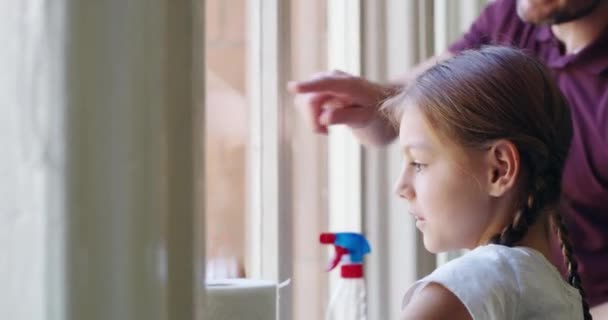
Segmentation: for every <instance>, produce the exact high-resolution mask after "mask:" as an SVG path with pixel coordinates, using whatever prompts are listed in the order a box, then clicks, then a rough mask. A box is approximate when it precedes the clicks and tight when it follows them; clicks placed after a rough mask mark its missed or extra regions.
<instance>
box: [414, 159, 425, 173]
mask: <svg viewBox="0 0 608 320" xmlns="http://www.w3.org/2000/svg"><path fill="white" fill-rule="evenodd" d="M410 166H412V167H413V168H414V171H416V172H420V171H422V168H424V167H425V166H426V165H425V164H422V163H420V162H415V161H413V162H410Z"/></svg>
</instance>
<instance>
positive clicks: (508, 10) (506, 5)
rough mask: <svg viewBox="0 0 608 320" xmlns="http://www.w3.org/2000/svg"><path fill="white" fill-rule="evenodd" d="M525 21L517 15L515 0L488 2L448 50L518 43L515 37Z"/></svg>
mask: <svg viewBox="0 0 608 320" xmlns="http://www.w3.org/2000/svg"><path fill="white" fill-rule="evenodd" d="M522 24H523V22H522V21H521V20H520V19H519V17H518V16H517V7H516V3H515V0H496V1H493V2H491V3H490V4H488V5H487V6H486V7H485V8H484V10H483V11H482V13H481V14H480V15H479V17H478V18H477V20H475V21H474V22H473V24H472V25H471V27H470V28H469V30H468V31H467V32H466V33H465V34H464V35H463V36H462V37H461V38H460V39H458V40H456V41H455V42H453V43H452V44H451V45H450V46H449V48H448V50H449V51H450V52H451V53H458V52H460V51H463V50H466V49H478V48H480V47H481V46H483V45H489V44H506V45H516V43H514V42H515V41H513V40H514V38H515V37H516V36H517V35H518V34H517V33H518V32H519V31H521V30H519V29H520V28H521V25H522Z"/></svg>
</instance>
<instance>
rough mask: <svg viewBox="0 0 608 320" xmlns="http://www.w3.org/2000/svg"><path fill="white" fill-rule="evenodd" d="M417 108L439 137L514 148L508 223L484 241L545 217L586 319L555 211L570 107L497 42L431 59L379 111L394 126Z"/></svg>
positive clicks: (542, 76) (531, 63)
mask: <svg viewBox="0 0 608 320" xmlns="http://www.w3.org/2000/svg"><path fill="white" fill-rule="evenodd" d="M405 105H413V106H416V107H417V108H419V109H420V110H421V111H422V113H423V114H424V116H425V118H426V119H427V120H428V122H429V123H430V124H431V126H432V127H433V128H434V129H436V130H437V131H438V132H439V133H440V134H442V135H443V136H445V137H450V138H451V139H453V140H454V141H455V142H456V143H458V144H460V145H462V146H464V147H466V148H477V149H482V148H486V147H487V146H488V145H489V144H491V143H492V142H493V141H496V140H498V139H506V140H508V141H511V142H512V143H513V144H514V145H515V146H516V148H517V150H518V152H519V154H520V159H521V168H522V174H521V175H520V176H519V178H518V179H524V180H523V181H520V182H521V183H519V184H518V185H519V186H520V187H519V190H518V192H519V193H518V196H519V201H518V203H517V207H516V208H515V209H516V213H515V214H514V217H513V221H512V222H511V223H510V224H509V225H507V226H506V227H505V228H504V229H503V230H502V232H500V233H499V234H496V235H495V236H494V237H492V239H491V240H490V242H491V243H494V244H501V245H505V246H514V245H516V244H518V243H519V242H520V241H521V240H522V238H523V237H524V235H525V234H526V232H527V231H528V228H529V226H531V225H532V224H534V223H535V222H536V221H537V220H539V218H540V217H542V216H543V215H550V217H551V220H552V224H553V227H554V229H555V232H556V233H557V235H558V237H559V240H560V242H561V249H562V254H563V256H564V263H565V265H566V266H567V269H568V282H569V283H570V284H571V285H572V286H574V287H575V288H577V289H578V290H579V292H580V294H581V297H582V301H583V312H584V318H585V319H586V320H587V319H591V315H590V313H589V306H588V304H587V301H586V298H585V292H584V290H583V287H582V284H581V279H580V276H579V274H578V270H577V262H576V259H575V257H574V254H573V251H572V245H571V243H570V240H569V238H568V230H567V228H566V225H565V224H564V222H563V219H562V216H561V214H560V212H559V211H558V202H559V199H560V195H561V178H562V172H563V168H564V164H565V161H566V158H567V155H568V150H569V147H570V140H571V138H572V124H571V119H570V110H569V107H568V105H567V103H566V100H565V98H564V97H563V95H562V94H561V92H560V90H559V88H558V87H557V85H556V84H555V82H554V81H553V80H552V77H551V74H550V72H549V71H548V70H547V69H546V68H545V67H544V66H543V65H542V64H541V63H540V62H538V61H537V60H536V59H534V58H532V57H530V56H528V55H527V54H525V53H524V52H522V51H520V50H518V49H514V48H509V47H500V46H489V47H484V48H482V49H480V50H470V51H464V52H462V53H460V54H458V55H456V56H455V57H453V58H451V59H448V60H445V61H443V62H440V63H438V64H437V65H435V66H433V67H432V68H430V69H428V70H427V71H425V72H424V73H422V74H421V75H420V76H418V77H417V79H416V80H415V81H414V82H413V83H411V84H410V85H409V86H408V87H407V88H405V89H404V90H403V92H401V93H399V94H398V95H397V96H395V97H393V98H391V99H389V100H387V101H385V103H384V104H383V105H382V107H381V110H382V111H384V112H385V114H386V115H388V116H389V118H390V119H391V120H393V121H394V123H399V121H400V119H401V113H402V110H403V106H405Z"/></svg>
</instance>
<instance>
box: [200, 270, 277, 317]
mask: <svg viewBox="0 0 608 320" xmlns="http://www.w3.org/2000/svg"><path fill="white" fill-rule="evenodd" d="M278 288H279V286H278V285H277V284H276V283H274V282H270V281H263V280H254V279H226V280H212V281H209V282H208V283H207V284H206V289H207V308H206V310H205V313H206V314H207V319H209V320H243V319H247V320H275V319H276V314H277V300H278Z"/></svg>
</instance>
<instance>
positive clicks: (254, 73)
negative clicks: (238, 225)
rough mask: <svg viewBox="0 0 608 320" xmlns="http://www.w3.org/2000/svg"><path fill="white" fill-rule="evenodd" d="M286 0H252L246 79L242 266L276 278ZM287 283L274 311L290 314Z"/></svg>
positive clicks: (286, 150) (286, 256) (288, 270)
mask: <svg viewBox="0 0 608 320" xmlns="http://www.w3.org/2000/svg"><path fill="white" fill-rule="evenodd" d="M290 4H291V3H290V1H288V0H252V1H251V2H250V5H251V7H249V8H248V10H247V11H248V14H249V18H250V20H249V21H250V24H249V30H250V32H251V33H250V37H249V39H250V46H251V47H250V48H251V49H250V52H249V59H250V60H249V66H250V68H251V69H250V72H249V82H248V85H249V87H248V90H249V92H250V102H251V114H250V133H251V140H250V143H249V145H250V150H249V154H248V157H249V159H248V165H249V171H248V172H249V179H250V180H249V182H248V197H249V208H250V211H249V214H248V221H247V226H248V235H247V239H248V240H247V242H248V243H247V266H248V270H250V271H251V277H254V278H261V279H266V280H271V281H276V282H282V281H284V280H287V279H289V278H290V277H291V275H292V270H293V265H292V264H293V253H292V237H291V235H292V232H291V228H292V217H291V210H292V195H291V189H292V188H291V157H290V152H291V150H290V144H289V141H290V137H291V133H290V130H289V123H290V119H289V112H287V111H286V106H288V105H289V99H288V97H287V92H286V90H285V84H286V83H287V80H288V76H289V71H290V66H291V64H290V48H289V43H290V42H289V35H290V34H291V33H290V31H289V30H290V27H291V14H290ZM291 295H292V289H291V287H290V286H286V287H284V288H282V289H281V290H280V299H279V301H280V304H279V306H278V311H277V315H278V317H279V318H280V319H290V318H291V314H292V304H291V301H292V298H291Z"/></svg>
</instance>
